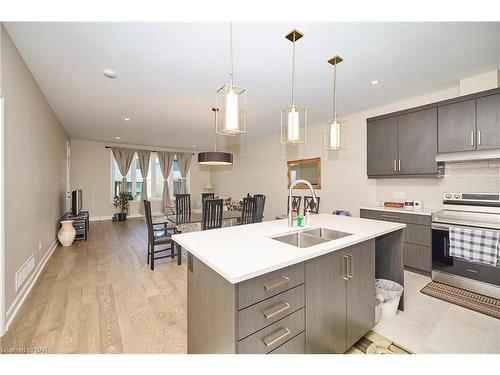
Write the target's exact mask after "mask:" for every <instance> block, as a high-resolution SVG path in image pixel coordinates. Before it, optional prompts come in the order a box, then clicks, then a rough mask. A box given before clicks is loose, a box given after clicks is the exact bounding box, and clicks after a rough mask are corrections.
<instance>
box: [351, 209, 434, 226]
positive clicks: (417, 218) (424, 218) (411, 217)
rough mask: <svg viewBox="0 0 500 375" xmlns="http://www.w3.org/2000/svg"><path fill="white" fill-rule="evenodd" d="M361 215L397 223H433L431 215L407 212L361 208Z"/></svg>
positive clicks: (366, 217)
mask: <svg viewBox="0 0 500 375" xmlns="http://www.w3.org/2000/svg"><path fill="white" fill-rule="evenodd" d="M360 216H361V217H362V218H365V219H374V220H384V221H393V222H396V223H405V224H417V225H429V226H430V225H431V216H430V215H419V214H408V213H405V212H393V211H382V210H381V211H378V210H365V209H361V210H360Z"/></svg>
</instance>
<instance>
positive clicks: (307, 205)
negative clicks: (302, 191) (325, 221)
mask: <svg viewBox="0 0 500 375" xmlns="http://www.w3.org/2000/svg"><path fill="white" fill-rule="evenodd" d="M316 200H317V201H316V204H314V200H313V197H312V196H311V195H306V196H304V211H305V210H307V209H309V212H311V213H313V214H317V213H319V197H316Z"/></svg>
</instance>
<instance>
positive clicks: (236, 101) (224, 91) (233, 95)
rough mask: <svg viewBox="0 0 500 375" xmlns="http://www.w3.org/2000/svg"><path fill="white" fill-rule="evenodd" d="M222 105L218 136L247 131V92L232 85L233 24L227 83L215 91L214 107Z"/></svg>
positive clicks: (217, 130)
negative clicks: (222, 114) (221, 119)
mask: <svg viewBox="0 0 500 375" xmlns="http://www.w3.org/2000/svg"><path fill="white" fill-rule="evenodd" d="M218 103H223V107H222V111H223V113H224V116H222V118H223V121H220V122H219V123H218V125H217V128H216V132H217V134H220V135H238V134H240V133H245V132H246V131H247V92H246V90H245V89H244V88H242V87H238V86H235V85H234V83H233V23H232V22H231V23H230V25H229V83H228V84H226V85H224V86H222V87H221V88H220V89H219V90H217V94H216V95H215V105H216V106H218Z"/></svg>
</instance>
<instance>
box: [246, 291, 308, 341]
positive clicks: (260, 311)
mask: <svg viewBox="0 0 500 375" xmlns="http://www.w3.org/2000/svg"><path fill="white" fill-rule="evenodd" d="M302 307H304V284H302V285H299V286H297V287H295V288H293V289H290V290H287V291H286V292H283V293H280V294H278V295H275V296H274V297H271V298H268V299H266V300H264V301H262V302H259V303H257V304H255V305H252V306H250V307H247V308H246V309H243V310H240V311H239V313H238V328H239V329H238V339H239V340H241V339H243V338H244V337H247V336H249V335H251V334H252V333H254V332H256V331H258V330H259V329H262V328H264V327H266V326H268V325H270V324H272V323H274V322H276V321H278V320H280V319H281V318H283V317H285V316H287V315H289V314H290V313H293V312H295V311H297V310H298V309H301V308H302Z"/></svg>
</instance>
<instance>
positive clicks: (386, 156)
mask: <svg viewBox="0 0 500 375" xmlns="http://www.w3.org/2000/svg"><path fill="white" fill-rule="evenodd" d="M367 137H368V144H367V146H368V152H367V170H368V176H393V175H395V174H396V173H397V164H396V163H397V162H396V161H397V159H398V144H397V138H398V118H397V117H390V118H386V119H382V120H377V121H374V122H372V123H369V124H368V128H367Z"/></svg>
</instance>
